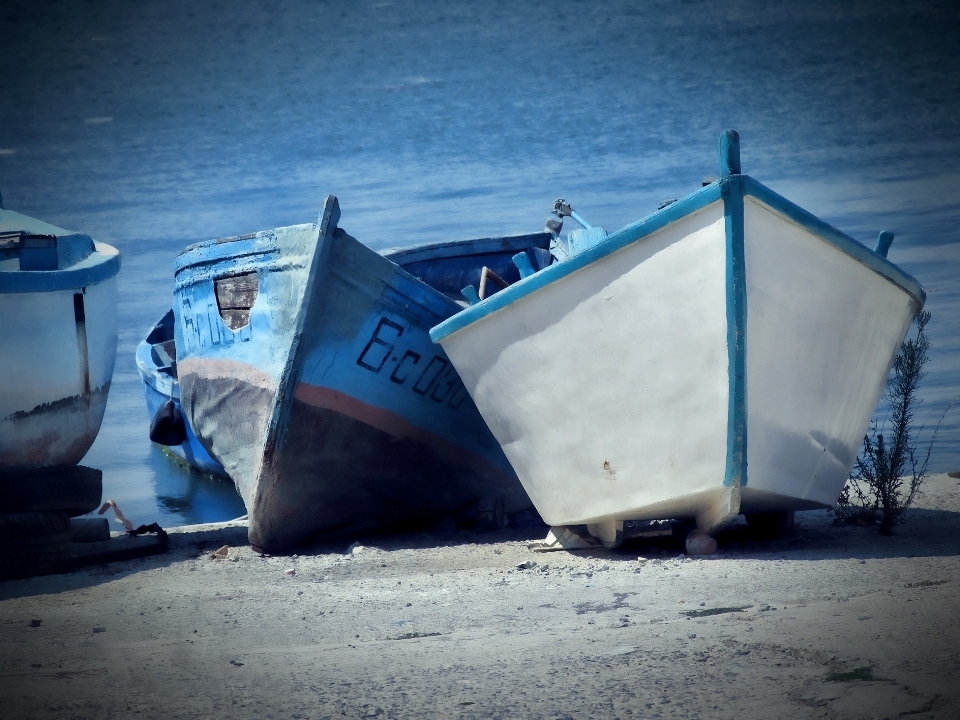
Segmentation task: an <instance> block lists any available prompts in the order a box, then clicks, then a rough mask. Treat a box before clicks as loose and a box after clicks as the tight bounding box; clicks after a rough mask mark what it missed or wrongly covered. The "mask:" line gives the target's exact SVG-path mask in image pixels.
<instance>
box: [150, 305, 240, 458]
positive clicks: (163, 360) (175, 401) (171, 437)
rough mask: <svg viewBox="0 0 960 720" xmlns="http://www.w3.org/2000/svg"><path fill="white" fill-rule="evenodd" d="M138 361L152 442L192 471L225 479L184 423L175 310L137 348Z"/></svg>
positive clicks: (151, 329)
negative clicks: (164, 448)
mask: <svg viewBox="0 0 960 720" xmlns="http://www.w3.org/2000/svg"><path fill="white" fill-rule="evenodd" d="M136 359H137V370H138V371H139V372H140V380H141V381H142V383H143V394H144V397H145V399H146V401H147V413H148V415H149V417H150V420H151V423H150V439H151V440H153V441H154V442H156V443H158V444H160V445H163V446H165V447H166V448H167V450H168V451H169V452H170V453H172V454H173V455H174V456H176V457H177V458H179V459H180V461H181V462H183V463H185V464H186V465H188V466H189V467H192V468H194V469H196V470H199V471H201V472H206V473H211V474H213V475H219V476H223V477H226V475H227V473H226V471H225V470H224V469H223V466H222V465H221V464H220V463H218V462H217V461H216V460H214V459H213V458H212V457H210V453H208V452H207V450H206V448H204V447H203V445H202V444H201V443H200V441H199V440H198V439H197V436H196V434H195V433H194V432H193V428H192V427H190V425H189V423H187V422H185V421H184V420H183V411H182V408H181V407H180V382H179V381H178V379H177V348H176V340H175V339H174V333H173V310H172V309H171V310H168V311H167V312H166V314H164V316H163V317H162V318H161V319H160V321H159V322H158V323H157V324H156V325H154V326H153V327H152V328H150V332H149V333H147V337H146V338H145V339H144V340H143V342H141V343H140V344H139V345H138V346H137V355H136Z"/></svg>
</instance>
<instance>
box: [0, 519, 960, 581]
mask: <svg viewBox="0 0 960 720" xmlns="http://www.w3.org/2000/svg"><path fill="white" fill-rule="evenodd" d="M548 529H549V528H548V526H547V525H545V524H544V523H543V522H542V521H541V520H540V519H539V517H537V516H535V514H533V513H530V514H525V515H524V516H521V517H519V518H511V523H510V524H508V526H507V527H505V528H504V529H502V530H491V531H482V530H478V529H476V528H473V529H469V528H468V529H463V528H460V529H458V528H452V527H450V526H444V525H442V524H441V525H439V526H437V527H435V528H433V529H430V530H426V531H424V530H421V531H416V532H405V533H394V534H386V533H382V532H381V533H372V532H368V533H354V534H348V533H342V534H339V535H337V536H326V537H322V538H320V539H317V540H315V541H313V542H310V543H307V544H304V545H301V546H300V547H298V548H297V549H296V555H297V556H298V557H299V558H300V559H301V560H303V559H309V558H311V557H317V558H320V557H322V556H329V555H347V554H350V549H351V548H352V547H355V546H361V547H362V548H363V549H366V548H369V549H370V550H374V551H377V552H378V555H379V556H380V557H383V555H380V554H381V553H387V554H388V553H391V552H397V551H410V550H413V551H416V550H431V551H436V550H442V549H443V548H450V549H451V550H453V551H456V550H458V549H461V550H462V549H466V548H467V546H475V547H477V550H478V551H479V552H482V553H483V552H487V551H489V552H490V554H491V562H492V563H493V564H501V563H502V562H503V561H501V560H500V559H499V556H500V552H498V551H499V550H500V548H498V547H497V546H503V545H516V544H521V545H531V544H535V543H537V542H539V541H542V539H543V537H544V536H545V534H546V532H547V530H548ZM716 540H717V544H718V549H717V552H716V553H715V554H713V555H710V556H701V557H697V556H694V557H697V559H699V560H702V561H705V562H720V563H736V562H737V561H739V560H771V561H781V560H794V561H823V560H850V559H860V560H867V559H872V560H880V559H894V558H912V557H952V556H960V512H955V511H948V510H929V509H916V508H910V509H908V510H907V511H906V512H905V514H904V518H903V522H902V523H900V524H898V525H897V526H896V527H895V529H894V534H893V535H890V536H883V535H880V533H879V531H878V529H877V527H876V526H857V525H850V524H838V523H836V522H835V516H834V515H833V514H832V513H831V512H829V511H827V510H815V511H808V512H803V513H797V516H796V524H795V526H794V527H793V528H791V529H790V530H789V531H787V532H785V533H783V534H782V535H780V536H779V537H769V536H764V535H763V534H762V533H761V532H759V531H757V530H756V529H755V528H752V527H750V526H749V525H747V524H746V523H745V522H744V521H743V519H742V518H740V519H739V520H738V521H734V523H733V524H732V525H731V526H729V527H728V528H726V529H724V530H722V531H720V532H718V533H717V534H716ZM224 545H226V546H228V547H229V548H230V549H233V548H245V549H248V550H249V546H250V543H249V541H248V540H247V528H246V527H245V526H244V525H242V524H240V523H234V524H232V525H225V524H212V525H200V526H192V527H188V528H182V529H174V530H172V531H171V533H170V548H169V552H167V553H165V554H163V555H154V556H151V557H147V558H142V559H139V560H130V561H123V562H116V563H106V564H102V565H95V566H92V567H87V568H84V569H82V570H78V571H74V572H70V573H65V574H61V575H46V576H41V577H35V578H29V579H24V580H7V581H3V582H0V600H8V599H12V598H22V597H30V596H36V595H44V594H49V593H55V592H61V591H66V590H76V589H82V588H88V587H93V586H96V585H100V584H101V583H106V582H113V581H114V580H116V579H118V577H120V576H125V575H134V574H136V573H138V572H141V571H144V570H156V569H162V568H165V567H169V566H172V565H176V564H178V563H184V562H194V561H198V560H200V559H204V558H209V557H212V554H213V553H215V552H216V550H217V549H218V548H221V547H223V546H224ZM509 555H510V557H511V558H512V557H514V555H515V553H509ZM563 555H574V556H577V557H580V558H590V559H598V560H603V561H604V562H607V563H611V564H614V563H636V561H637V558H638V557H645V558H676V557H677V556H680V555H683V556H685V557H686V555H685V553H683V544H682V542H681V539H680V536H678V535H663V536H659V537H641V538H628V539H627V540H625V541H624V543H623V545H622V546H621V547H620V548H619V549H616V550H607V549H604V548H602V547H597V548H591V549H585V550H572V551H571V550H561V551H557V552H551V553H538V552H533V551H532V550H531V551H530V552H529V558H530V560H532V561H534V562H551V560H549V559H548V558H554V560H553V562H555V561H557V560H559V559H560V557H562V556H563ZM432 557H435V553H434V554H433V555H432ZM494 557H496V558H497V559H493V558H494ZM508 562H509V561H508ZM441 564H442V563H441ZM423 569H424V572H427V573H428V572H430V569H431V568H430V566H429V565H425V566H424V568H423ZM265 572H269V571H268V570H266V569H265Z"/></svg>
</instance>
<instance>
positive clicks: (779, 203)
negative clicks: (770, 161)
mask: <svg viewBox="0 0 960 720" xmlns="http://www.w3.org/2000/svg"><path fill="white" fill-rule="evenodd" d="M741 180H742V183H743V194H744V195H752V196H753V197H755V198H756V199H757V200H759V201H760V202H762V203H763V204H764V205H767V206H769V207H770V208H772V209H773V210H776V211H777V212H779V213H781V214H782V215H785V216H786V217H788V218H790V219H791V220H793V221H794V222H795V223H797V224H798V225H800V226H802V227H804V228H806V229H807V230H809V231H811V232H813V233H815V234H817V235H819V236H820V237H821V238H823V239H824V240H825V241H827V242H828V243H830V244H831V245H833V246H834V247H836V248H837V249H838V250H841V251H843V252H844V253H846V254H847V255H849V256H850V257H852V258H853V259H854V260H857V261H858V262H860V263H862V264H863V265H866V266H867V267H868V268H870V269H871V270H873V271H874V272H876V273H878V274H880V275H883V276H884V277H885V278H887V279H888V280H889V281H890V282H892V283H893V284H894V285H897V286H898V287H900V288H901V289H903V290H904V291H905V292H906V293H908V294H909V295H911V296H912V297H913V299H914V300H915V301H916V302H917V304H918V306H919V307H923V304H924V303H925V302H926V300H927V293H926V292H925V291H924V289H923V287H922V286H921V285H920V283H919V282H917V280H916V279H915V278H914V277H913V276H911V275H908V274H907V273H905V272H904V271H903V270H901V269H900V268H899V267H897V266H896V265H894V264H893V263H892V262H890V261H889V260H887V259H886V258H885V257H883V256H882V255H880V254H878V253H876V252H874V251H873V250H871V249H870V248H868V247H867V246H866V245H863V244H862V243H860V242H857V241H856V240H854V239H853V238H852V237H850V236H849V235H847V234H845V233H843V232H841V231H839V230H837V229H836V228H835V227H833V226H832V225H830V224H828V223H825V222H824V221H823V220H821V219H820V218H818V217H816V216H815V215H812V214H811V213H809V212H807V211H806V210H804V209H803V208H802V207H800V206H799V205H794V204H793V203H792V202H790V201H789V200H787V199H786V198H785V197H783V196H781V195H778V194H777V193H775V192H774V191H773V190H771V189H770V188H768V187H767V186H765V185H763V184H761V183H759V182H757V181H756V180H754V179H753V178H751V177H748V176H746V175H743V176H741Z"/></svg>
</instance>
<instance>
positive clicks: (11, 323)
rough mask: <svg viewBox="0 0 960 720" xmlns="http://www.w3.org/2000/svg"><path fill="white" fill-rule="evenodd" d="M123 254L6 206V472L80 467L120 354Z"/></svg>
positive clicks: (0, 441) (2, 277)
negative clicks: (119, 282)
mask: <svg viewBox="0 0 960 720" xmlns="http://www.w3.org/2000/svg"><path fill="white" fill-rule="evenodd" d="M119 270H120V253H119V252H117V250H116V249H115V248H113V247H110V246H109V245H106V244H104V243H99V242H95V241H94V240H92V239H91V238H90V236H89V235H83V234H80V233H74V232H70V231H69V230H64V229H63V228H59V227H56V226H54V225H50V224H48V223H45V222H42V221H40V220H36V219H34V218H30V217H27V216H26V215H21V214H20V213H17V212H14V211H12V210H6V209H2V208H0V375H2V382H0V469H8V468H35V467H47V466H54V465H74V464H76V463H78V462H80V460H81V458H83V456H84V455H85V454H86V452H87V450H88V449H89V448H90V446H91V445H92V444H93V441H94V440H95V439H96V437H97V433H98V432H99V431H100V423H101V421H102V420H103V413H104V410H105V408H106V404H107V393H108V392H109V390H110V379H111V377H112V376H113V364H114V360H115V358H116V354H117V281H116V275H117V273H118V272H119Z"/></svg>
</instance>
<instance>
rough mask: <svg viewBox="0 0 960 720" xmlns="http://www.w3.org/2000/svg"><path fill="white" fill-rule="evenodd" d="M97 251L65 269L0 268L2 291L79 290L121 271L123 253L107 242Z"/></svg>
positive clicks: (99, 244) (99, 246)
mask: <svg viewBox="0 0 960 720" xmlns="http://www.w3.org/2000/svg"><path fill="white" fill-rule="evenodd" d="M95 247H96V250H95V252H93V253H91V254H90V255H88V256H87V257H86V258H84V259H83V260H82V261H81V262H79V263H77V264H76V265H74V266H73V267H70V268H67V269H65V270H10V271H4V272H0V293H32V292H56V291H58V290H79V289H80V288H84V287H87V286H88V285H96V284H97V283H100V282H103V281H104V280H109V279H110V278H112V277H113V276H114V275H116V274H117V273H118V272H120V253H119V252H118V251H117V250H116V248H113V247H111V246H110V245H105V244H103V243H96V244H95Z"/></svg>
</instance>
